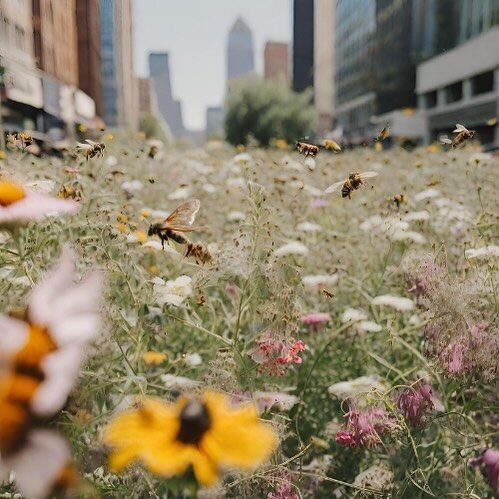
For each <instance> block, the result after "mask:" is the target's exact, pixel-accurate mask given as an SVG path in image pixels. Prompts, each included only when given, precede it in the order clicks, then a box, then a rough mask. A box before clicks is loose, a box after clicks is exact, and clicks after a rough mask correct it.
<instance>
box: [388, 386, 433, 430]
mask: <svg viewBox="0 0 499 499" xmlns="http://www.w3.org/2000/svg"><path fill="white" fill-rule="evenodd" d="M397 407H398V409H399V411H400V412H401V413H402V414H403V415H404V417H405V419H406V420H407V421H408V422H409V423H410V425H411V426H414V427H418V426H422V425H423V424H424V423H425V421H426V413H427V412H428V411H429V410H432V409H435V404H434V402H433V390H432V388H431V386H430V385H428V384H427V383H421V382H420V383H417V384H416V385H415V386H412V387H409V388H406V389H404V390H403V391H402V393H400V394H399V396H398V397H397Z"/></svg>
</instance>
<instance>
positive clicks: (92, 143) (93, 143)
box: [85, 139, 97, 147]
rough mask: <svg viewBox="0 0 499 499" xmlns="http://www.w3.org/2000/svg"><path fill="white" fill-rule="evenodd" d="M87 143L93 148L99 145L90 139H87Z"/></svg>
mask: <svg viewBox="0 0 499 499" xmlns="http://www.w3.org/2000/svg"><path fill="white" fill-rule="evenodd" d="M85 142H86V143H87V144H90V146H92V147H93V146H96V145H97V142H94V141H93V140H90V139H85Z"/></svg>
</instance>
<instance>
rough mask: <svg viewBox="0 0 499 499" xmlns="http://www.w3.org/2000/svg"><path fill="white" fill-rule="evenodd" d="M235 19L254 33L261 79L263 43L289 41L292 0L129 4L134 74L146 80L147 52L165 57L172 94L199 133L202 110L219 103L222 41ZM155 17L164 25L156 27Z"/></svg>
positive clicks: (186, 120) (224, 64)
mask: <svg viewBox="0 0 499 499" xmlns="http://www.w3.org/2000/svg"><path fill="white" fill-rule="evenodd" d="M193 12H196V16H192V13H193ZM238 17H241V18H243V19H244V21H245V22H246V23H247V24H248V26H249V27H250V29H251V31H252V33H253V40H254V54H255V68H256V72H257V73H258V74H259V75H261V76H263V52H264V47H265V43H266V42H267V41H269V40H272V41H279V42H284V43H290V42H291V32H292V24H291V0H273V1H272V2H268V1H265V0H258V1H255V2H252V3H248V2H246V1H245V0H213V1H212V2H210V3H209V5H208V3H207V2H204V1H203V0H185V1H184V2H182V3H181V4H179V3H173V2H172V1H171V0H164V1H163V2H161V4H159V2H158V1H157V0H140V2H137V1H135V2H134V23H135V24H134V57H135V73H136V74H137V76H139V77H147V76H149V73H148V56H149V53H150V52H168V53H169V55H170V70H171V85H172V92H173V96H174V98H175V99H178V100H180V101H181V102H182V106H183V115H184V124H185V126H186V128H188V129H194V130H199V129H204V127H205V121H206V110H207V108H208V107H213V106H215V107H216V106H220V105H222V104H223V100H224V97H225V91H226V67H227V60H226V54H227V37H228V34H229V31H230V28H231V27H232V25H233V24H234V22H235V21H236V19H237V18H238ZM157 18H161V19H162V20H163V22H162V23H155V22H154V20H155V19H157ZM179 26H180V28H179Z"/></svg>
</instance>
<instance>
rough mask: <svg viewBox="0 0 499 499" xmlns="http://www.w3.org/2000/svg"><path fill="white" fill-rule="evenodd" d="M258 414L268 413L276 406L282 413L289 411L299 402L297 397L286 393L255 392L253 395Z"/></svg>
mask: <svg viewBox="0 0 499 499" xmlns="http://www.w3.org/2000/svg"><path fill="white" fill-rule="evenodd" d="M253 396H254V399H255V401H256V404H257V407H258V412H259V413H262V412H266V411H269V410H270V409H272V407H274V405H276V406H277V407H278V408H279V409H280V410H281V411H289V410H290V409H291V408H292V407H293V406H294V405H296V403H297V402H298V400H299V399H298V397H297V396H296V395H290V394H289V393H285V392H255V393H254V394H253Z"/></svg>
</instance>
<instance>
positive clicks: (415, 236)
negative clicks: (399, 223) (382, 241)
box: [390, 230, 426, 244]
mask: <svg viewBox="0 0 499 499" xmlns="http://www.w3.org/2000/svg"><path fill="white" fill-rule="evenodd" d="M390 239H391V240H392V241H412V242H414V243H416V244H425V243H426V238H425V237H424V236H423V234H420V233H419V232H416V231H413V230H397V231H396V232H394V233H393V234H390Z"/></svg>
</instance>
